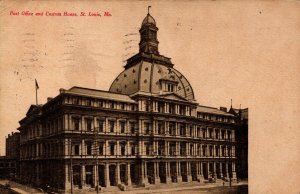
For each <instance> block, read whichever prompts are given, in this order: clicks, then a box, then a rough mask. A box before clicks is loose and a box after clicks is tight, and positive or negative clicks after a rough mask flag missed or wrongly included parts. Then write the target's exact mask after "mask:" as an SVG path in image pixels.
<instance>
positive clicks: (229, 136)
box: [227, 131, 231, 140]
mask: <svg viewBox="0 0 300 194" xmlns="http://www.w3.org/2000/svg"><path fill="white" fill-rule="evenodd" d="M227 135H228V139H229V140H231V131H227Z"/></svg>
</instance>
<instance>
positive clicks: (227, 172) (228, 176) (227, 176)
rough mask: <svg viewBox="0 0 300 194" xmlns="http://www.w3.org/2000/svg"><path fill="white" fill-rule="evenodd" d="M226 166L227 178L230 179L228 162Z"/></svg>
mask: <svg viewBox="0 0 300 194" xmlns="http://www.w3.org/2000/svg"><path fill="white" fill-rule="evenodd" d="M225 165H226V166H225V167H226V177H227V178H229V173H228V163H227V162H226V163H225Z"/></svg>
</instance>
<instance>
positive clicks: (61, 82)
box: [0, 1, 300, 191]
mask: <svg viewBox="0 0 300 194" xmlns="http://www.w3.org/2000/svg"><path fill="white" fill-rule="evenodd" d="M148 5H151V6H152V7H151V9H150V13H151V15H152V16H153V17H154V18H155V20H156V24H157V27H158V28H159V31H158V40H159V52H160V54H162V55H164V56H166V57H170V58H172V62H173V63H174V64H175V66H174V68H176V69H177V70H179V71H180V72H181V73H182V74H183V75H184V76H185V77H186V78H187V79H188V80H189V82H190V84H191V85H192V87H193V90H194V93H195V97H196V99H197V102H198V103H199V104H201V105H206V106H213V107H218V108H219V107H220V106H225V107H228V108H229V107H230V99H233V106H234V107H235V108H239V107H240V106H241V107H242V108H246V107H249V110H250V129H252V130H251V131H249V138H250V139H249V146H250V147H251V148H250V150H249V157H250V158H251V157H252V156H253V157H254V156H255V155H259V156H262V157H259V158H255V157H254V160H253V161H257V162H258V163H260V164H263V163H265V162H269V158H270V157H276V158H280V159H282V160H280V161H281V162H283V161H285V163H281V162H278V163H275V162H273V163H272V164H274V165H283V166H286V167H287V166H293V165H296V164H295V162H297V161H298V162H299V158H300V156H299V153H297V152H292V153H291V152H290V150H291V149H294V148H295V147H300V143H299V140H297V139H296V138H295V137H297V136H298V137H299V135H300V134H299V133H300V132H299V130H296V129H299V122H295V120H297V118H298V117H297V116H298V115H299V101H300V98H299V96H300V95H299V77H300V75H299V74H300V67H299V56H300V55H299V54H300V49H299V48H300V46H299V42H300V36H299V34H300V32H299V31H300V25H299V18H300V6H299V1H298V2H297V1H247V2H245V1H162V2H153V1H134V3H130V2H129V1H111V2H99V1H93V2H92V3H91V2H75V3H74V2H73V3H71V2H70V1H52V2H49V1H39V2H37V1H22V2H17V1H10V2H8V1H5V2H1V3H0V8H1V11H0V25H1V29H0V154H1V155H4V153H5V137H6V136H7V134H9V133H11V132H13V131H14V132H15V131H17V128H18V127H19V124H18V121H19V120H21V119H22V118H24V116H25V114H26V112H27V110H28V108H29V106H30V105H31V104H35V82H34V80H35V79H37V81H38V84H39V90H38V102H39V103H42V104H43V103H45V102H46V101H47V97H55V96H56V95H58V93H59V89H60V88H64V89H69V88H71V87H72V86H82V87H88V88H94V89H101V90H108V89H109V87H110V84H111V83H112V81H113V80H114V79H115V78H116V76H117V75H118V74H119V73H120V72H121V71H122V70H123V66H124V65H125V60H126V59H127V58H129V57H130V56H132V55H134V54H135V53H136V52H137V51H138V43H139V32H138V30H139V29H140V26H141V23H142V20H143V19H144V17H145V16H146V14H147V6H148ZM11 11H12V12H14V13H16V12H19V15H17V16H16V15H10V13H11ZM22 11H24V12H26V11H27V13H28V12H32V13H34V14H35V13H36V12H43V13H44V16H24V15H22ZM105 11H107V12H109V13H110V14H111V16H103V13H104V12H105ZM46 12H48V13H52V14H53V13H60V12H62V13H63V12H69V13H74V12H76V13H80V12H85V13H86V14H88V13H89V12H91V13H100V14H101V15H102V16H101V17H99V16H97V17H96V16H84V17H80V16H77V17H71V16H45V14H46ZM274 126H275V127H274ZM285 130H288V131H285ZM270 134H271V135H272V136H270ZM283 134H284V138H283ZM286 142H289V144H285V143H286ZM282 145H285V146H282ZM252 150H255V152H254V151H252ZM263 156H264V157H263ZM295 158H297V159H296V160H295ZM251 165H252V163H250V167H251ZM252 167H253V166H252ZM255 167H256V166H255ZM258 169H259V170H262V171H263V172H264V174H266V175H268V176H273V173H275V172H276V173H277V172H278V173H283V170H282V169H280V168H279V169H277V171H275V172H273V171H268V170H265V171H264V169H263V168H262V169H261V168H258ZM253 175H255V176H259V175H260V174H259V172H258V171H253ZM273 179H274V181H279V179H278V178H276V177H275V178H273ZM271 183H273V182H271ZM290 184H292V186H295V185H296V184H294V182H292V183H290ZM256 186H257V185H256ZM257 188H258V189H259V188H260V189H261V190H262V191H265V190H266V189H269V188H268V187H266V188H264V187H263V186H261V187H257ZM298 191H299V190H298Z"/></svg>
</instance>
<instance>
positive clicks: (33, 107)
mask: <svg viewBox="0 0 300 194" xmlns="http://www.w3.org/2000/svg"><path fill="white" fill-rule="evenodd" d="M39 108H40V107H39V106H37V105H31V106H30V107H29V109H28V111H27V113H26V115H27V116H28V115H31V114H32V113H34V112H35V110H36V109H39Z"/></svg>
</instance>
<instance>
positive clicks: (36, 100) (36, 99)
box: [35, 87, 38, 105]
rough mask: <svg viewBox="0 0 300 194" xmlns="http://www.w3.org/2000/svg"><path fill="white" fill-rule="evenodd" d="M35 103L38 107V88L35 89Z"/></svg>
mask: <svg viewBox="0 0 300 194" xmlns="http://www.w3.org/2000/svg"><path fill="white" fill-rule="evenodd" d="M35 102H36V105H38V98H37V88H36V87H35Z"/></svg>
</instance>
